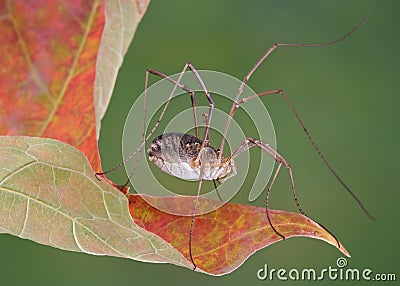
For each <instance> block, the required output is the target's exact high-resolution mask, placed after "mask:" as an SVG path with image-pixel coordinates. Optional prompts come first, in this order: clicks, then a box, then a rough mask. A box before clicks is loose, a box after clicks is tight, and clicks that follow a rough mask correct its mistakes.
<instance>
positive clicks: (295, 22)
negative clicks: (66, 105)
mask: <svg viewBox="0 0 400 286" xmlns="http://www.w3.org/2000/svg"><path fill="white" fill-rule="evenodd" d="M399 9H400V2H398V1H232V0H231V1H221V0H220V1H152V3H151V4H150V7H149V10H148V12H147V14H146V15H145V17H144V19H143V21H142V23H141V25H140V26H139V29H138V31H137V33H136V36H135V38H134V41H133V45H132V46H131V47H130V49H129V52H128V54H127V56H126V58H125V61H124V65H123V67H122V69H121V71H120V74H119V77H118V81H117V85H116V88H115V91H114V95H113V98H112V101H111V103H110V106H109V108H108V111H107V114H106V116H105V118H104V120H103V126H102V130H101V140H100V150H101V154H102V161H103V165H104V166H105V167H106V168H107V167H111V166H113V165H115V164H117V163H118V162H119V161H120V160H121V152H120V149H121V134H122V129H123V124H124V120H125V116H126V115H127V113H128V111H129V108H130V106H131V104H132V103H133V101H134V100H135V98H136V96H137V95H139V94H140V93H141V92H142V89H143V83H144V75H145V73H144V71H145V69H146V68H148V67H151V68H154V69H156V70H159V71H162V72H164V73H166V74H172V73H176V72H178V71H179V70H181V68H182V67H183V65H184V64H185V62H186V61H189V60H190V61H191V62H192V63H194V64H195V65H196V67H197V68H199V69H209V70H216V71H221V72H225V73H228V74H230V75H232V76H235V77H238V78H242V77H243V76H244V75H245V73H246V72H247V71H248V70H249V68H250V66H251V65H253V64H254V63H255V61H256V60H257V59H258V57H259V56H260V55H261V54H262V53H263V52H264V51H265V50H266V48H267V47H269V46H270V45H271V44H273V43H274V42H278V41H283V42H323V41H327V40H332V39H335V38H337V37H338V36H341V35H342V34H344V33H345V32H347V31H348V30H350V29H351V28H352V27H353V26H355V25H356V24H357V23H359V22H360V21H361V20H362V19H364V18H365V17H366V16H368V15H370V16H371V17H372V18H371V21H370V22H369V23H368V24H367V25H366V26H364V27H363V28H362V29H361V30H359V31H357V32H356V33H355V34H354V35H352V36H351V37H350V38H348V39H347V40H345V41H344V42H341V43H340V44H337V45H335V46H330V47H324V48H282V49H280V50H278V51H276V52H275V53H274V54H273V56H271V58H269V60H268V61H267V62H265V63H264V64H263V65H262V66H261V67H260V69H259V70H258V71H257V73H256V74H254V77H253V78H252V79H251V81H250V82H249V84H250V86H251V87H252V88H253V89H255V90H256V91H259V92H260V91H264V90H268V89H274V88H281V89H284V90H285V91H286V92H287V94H288V95H289V96H290V97H291V99H292V101H293V103H294V104H295V106H296V108H297V110H298V112H299V113H300V114H301V116H302V118H303V120H304V121H305V122H306V125H307V126H308V128H309V129H310V131H311V132H312V134H313V136H314V137H315V138H316V141H317V142H318V143H319V145H320V147H321V149H322V150H323V151H324V153H325V154H326V156H327V158H328V159H329V160H330V162H331V163H332V165H333V166H334V167H335V168H336V169H337V171H338V173H339V174H340V175H341V176H342V178H343V179H344V180H345V181H346V182H347V183H348V184H349V185H350V186H351V187H352V189H353V190H354V191H355V193H356V194H357V195H358V196H359V197H360V199H362V201H363V202H364V203H365V204H366V205H367V207H368V208H369V210H370V211H371V212H372V213H373V215H374V216H376V218H377V219H376V221H375V222H373V221H370V220H369V219H368V218H367V217H366V216H365V215H364V214H363V212H362V211H361V209H360V208H359V207H358V206H357V205H356V203H355V202H354V201H353V200H352V199H351V197H350V196H349V195H348V194H347V193H346V192H345V191H344V190H343V188H342V187H341V186H340V185H339V184H338V183H337V181H336V180H335V179H334V178H333V177H332V176H331V174H330V173H329V172H328V171H327V169H326V168H325V167H324V166H323V164H322V163H321V161H320V159H319V158H318V156H317V155H316V154H315V152H314V151H313V149H312V147H311V144H310V143H309V142H308V141H307V139H306V137H305V136H304V134H303V132H302V130H301V128H300V127H299V125H298V123H297V122H296V121H295V119H294V117H293V115H292V114H291V113H290V111H289V109H288V108H287V106H286V104H285V103H284V101H283V100H282V99H281V98H279V97H275V98H269V99H263V101H264V103H265V104H266V105H267V107H268V110H269V112H270V114H271V117H272V119H273V121H274V124H275V129H276V133H277V140H278V150H279V151H280V152H281V153H282V154H284V156H285V157H286V158H287V159H288V160H289V161H290V162H291V164H292V166H293V168H294V172H295V180H296V184H297V189H298V193H299V197H300V200H301V203H302V206H303V208H304V209H305V210H306V212H307V213H308V214H309V215H310V217H312V218H314V219H316V220H318V221H319V222H321V223H323V224H324V225H325V226H326V227H328V228H329V229H330V230H331V231H332V232H333V233H335V235H336V236H337V237H338V238H339V239H340V240H341V242H342V243H343V244H344V245H345V247H346V248H347V249H348V250H349V251H350V253H351V254H352V258H350V259H348V267H350V268H358V269H363V268H370V269H372V270H373V271H374V273H396V275H397V276H398V277H397V278H398V280H399V279H400V277H399V276H400V271H399V270H398V266H399V265H400V259H399V254H400V251H399V246H398V243H397V241H398V234H399V230H398V221H397V218H398V212H397V211H396V209H398V206H399V193H398V191H399V185H400V184H399V179H398V177H399V172H398V171H399V167H398V164H399V163H398V160H399V151H398V147H399V143H400V136H399V134H400V133H399V131H400V130H399V116H398V109H399V106H400V94H399V90H400V89H399V85H398V84H399V67H400V56H399V52H398V49H399V46H400V33H399V27H400V18H399V17H398V11H399ZM188 105H190V102H189V101H188ZM180 108H182V107H180ZM185 108H186V107H185ZM177 110H178V109H177ZM172 111H173V110H172ZM110 177H111V178H112V179H115V180H123V174H113V175H111V176H110ZM288 183H289V182H288V179H287V174H285V173H284V172H282V174H281V175H280V176H279V179H278V181H277V184H276V187H275V191H274V192H273V194H272V199H271V200H272V201H271V207H272V208H275V209H286V210H295V206H294V203H293V200H292V197H291V194H290V189H289V185H288ZM247 195H248V191H247V190H246V188H245V187H244V188H243V189H242V190H241V192H240V194H239V195H238V196H237V197H236V198H235V201H236V202H241V203H249V202H247V199H246V198H247ZM254 205H258V206H264V198H263V197H261V198H260V199H259V200H257V201H256V202H254ZM0 251H1V252H0V253H1V259H0V269H1V277H0V281H1V284H2V285H55V284H57V285H123V284H127V285H142V284H143V285H177V284H179V285H213V284H214V285H216V284H218V285H232V284H233V283H237V284H239V283H246V282H247V283H250V284H252V285H262V284H264V285H266V284H269V285H273V284H275V283H279V281H277V280H276V279H274V280H273V281H270V280H266V281H259V280H258V279H257V277H256V272H257V270H258V269H259V268H260V267H263V265H264V263H267V264H268V265H269V267H272V268H276V269H277V268H286V269H291V268H297V269H299V270H301V269H303V268H315V269H316V270H319V269H322V268H326V267H328V266H333V267H335V266H336V259H337V258H338V257H340V256H342V255H341V253H340V252H338V251H337V250H336V249H335V248H334V247H332V246H329V245H327V244H325V243H323V242H321V241H317V240H313V239H306V238H296V239H290V240H287V241H285V242H280V243H277V244H274V245H273V246H271V247H268V248H266V249H263V250H261V251H258V252H257V253H256V254H255V255H253V256H251V257H250V258H249V259H248V260H247V261H246V262H245V263H244V265H242V266H241V267H240V268H239V269H237V270H236V271H234V272H233V273H231V274H228V275H225V276H222V277H211V276H208V275H205V274H200V273H193V272H192V271H190V270H189V269H184V268H179V267H177V266H174V265H160V264H150V263H141V262H137V261H131V260H124V259H119V258H113V257H96V256H91V255H86V254H81V253H69V252H63V251H61V250H58V249H53V248H50V247H46V246H42V245H38V244H36V243H33V242H30V241H26V240H21V239H18V238H16V237H11V236H9V235H2V236H0ZM290 283H291V285H309V284H312V283H311V282H301V281H296V282H290ZM317 283H318V282H316V283H315V284H317ZM352 283H354V284H357V285H361V284H365V282H358V283H357V282H351V283H349V285H350V284H352ZM320 284H321V283H319V285H320ZM323 284H324V285H340V284H341V282H340V281H329V280H327V279H326V280H325V281H324V282H323ZM371 284H375V283H371ZM376 284H378V285H383V284H385V283H382V282H379V283H376ZM386 284H387V285H395V284H396V282H386Z"/></svg>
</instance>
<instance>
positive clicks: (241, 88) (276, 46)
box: [219, 17, 375, 220]
mask: <svg viewBox="0 0 400 286" xmlns="http://www.w3.org/2000/svg"><path fill="white" fill-rule="evenodd" d="M368 21H369V17H368V18H366V19H365V20H364V21H362V22H361V23H360V24H358V25H357V26H355V27H354V28H353V29H352V30H351V31H350V32H348V33H347V34H345V35H343V36H342V37H340V38H338V39H336V40H333V41H330V42H325V43H308V44H307V43H305V44H296V43H276V44H273V45H272V46H271V47H270V48H269V49H268V50H267V51H266V52H265V53H264V54H263V55H262V56H261V58H259V60H258V61H257V62H256V63H255V65H254V66H253V67H252V68H251V69H250V71H249V72H248V73H247V75H246V76H245V77H244V79H243V81H242V83H241V85H240V87H239V89H238V91H237V94H236V97H235V100H234V102H233V104H232V107H231V110H230V113H229V116H228V119H227V122H226V125H225V130H224V133H223V136H222V140H221V145H220V147H219V150H220V155H219V156H220V158H219V159H221V158H222V154H223V150H224V144H225V138H226V135H227V133H228V129H229V125H230V124H231V121H232V118H233V115H234V114H235V112H236V110H237V109H238V108H239V106H240V104H242V103H244V102H246V101H248V100H250V99H252V98H255V97H260V96H262V95H268V94H280V95H282V96H283V97H284V99H285V100H286V102H287V104H288V105H289V107H290V109H291V110H292V112H293V113H294V115H295V117H296V119H297V121H298V122H299V123H300V125H301V127H302V128H303V130H304V132H305V133H306V135H307V138H308V139H309V140H310V142H311V144H312V145H313V147H314V149H315V151H316V152H317V153H318V155H319V157H320V158H321V159H322V161H323V162H324V164H325V165H326V166H327V167H328V169H329V171H330V172H331V173H332V174H333V176H334V177H335V178H336V179H337V180H338V181H339V183H340V184H341V185H342V186H343V187H344V188H345V190H346V191H347V192H348V193H349V194H350V195H351V196H352V197H353V198H354V200H355V201H356V202H357V203H358V205H359V206H360V207H361V208H362V209H363V211H364V213H365V214H366V215H367V216H368V217H369V218H370V219H372V220H375V218H374V217H373V216H372V215H371V214H370V213H369V212H368V210H367V208H366V207H365V206H364V205H363V203H362V202H361V201H360V199H358V197H357V196H356V195H355V194H354V193H353V192H352V191H351V190H350V188H349V187H348V186H347V185H346V184H345V183H344V181H343V180H342V179H341V178H340V177H339V176H338V175H337V173H336V172H335V170H334V169H333V168H332V166H331V165H330V164H329V162H328V161H327V160H326V158H325V156H324V155H323V154H322V153H321V150H320V149H319V147H318V146H317V144H316V143H315V140H314V139H313V138H312V136H311V134H310V132H308V130H307V128H306V127H305V125H304V123H303V121H302V120H301V118H300V116H299V115H298V113H297V111H296V110H295V108H294V106H293V104H292V103H291V102H290V100H289V98H288V97H287V95H286V94H285V93H284V92H283V91H282V90H272V91H266V92H264V93H259V94H256V95H253V96H250V97H247V98H244V99H242V100H240V101H239V98H240V95H241V94H242V92H243V89H244V86H245V85H246V83H247V82H248V81H249V79H250V77H251V76H252V74H253V73H254V72H255V71H256V70H257V68H258V67H259V66H260V65H261V64H262V63H263V62H264V60H265V59H266V58H267V57H268V56H269V55H270V54H271V53H272V52H273V51H274V50H276V49H277V48H278V47H283V46H287V47H322V46H329V45H334V44H336V43H338V42H340V41H342V40H344V39H346V38H347V37H349V36H350V35H351V34H353V33H354V32H355V31H357V30H358V29H359V28H360V27H361V26H363V25H364V24H366V23H367V22H368Z"/></svg>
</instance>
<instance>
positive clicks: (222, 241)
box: [129, 194, 349, 275]
mask: <svg viewBox="0 0 400 286" xmlns="http://www.w3.org/2000/svg"><path fill="white" fill-rule="evenodd" d="M148 199H149V198H146V200H148ZM150 199H151V200H156V201H157V204H160V203H161V204H163V203H167V204H171V203H173V202H175V204H176V205H177V206H187V205H188V206H190V205H192V201H193V197H164V198H150ZM208 203H209V202H208ZM129 211H130V213H131V216H132V218H133V219H134V221H135V223H136V224H138V225H139V226H141V227H143V228H145V229H146V230H148V231H150V232H153V233H155V234H157V235H158V236H160V237H161V238H163V239H164V240H166V241H167V242H169V243H170V244H172V246H174V247H175V248H176V249H177V250H178V251H180V252H181V253H182V254H183V255H184V256H185V257H186V259H187V260H188V261H189V262H190V257H189V248H188V246H189V241H188V240H189V229H190V224H191V219H192V218H191V217H190V216H176V215H171V214H167V213H164V212H162V211H160V210H158V209H156V208H154V207H152V206H150V205H149V204H148V203H147V202H146V201H144V200H143V199H142V198H141V197H140V196H139V195H132V194H131V195H129ZM270 215H271V220H272V223H273V224H274V226H275V227H276V228H277V230H278V231H279V232H280V233H281V234H282V235H284V236H285V237H286V238H290V237H296V236H303V237H311V238H316V239H321V240H324V241H326V242H328V243H329V244H332V245H334V246H335V247H338V249H339V250H340V251H341V252H342V253H343V254H345V255H347V256H349V253H348V252H347V250H346V249H345V248H344V247H343V246H342V245H341V244H340V245H339V246H338V245H337V243H338V242H337V241H336V239H335V238H334V237H333V236H332V235H331V234H330V233H329V232H328V231H326V230H325V229H324V228H322V227H321V226H320V225H319V224H318V223H316V222H314V221H312V220H311V219H310V218H308V217H306V216H303V215H301V214H297V213H292V212H287V211H280V210H270ZM281 240H282V238H281V237H280V236H278V235H277V234H276V233H275V232H274V231H273V230H272V228H271V226H270V225H269V223H268V220H267V217H266V214H265V208H258V207H252V206H248V205H240V204H225V205H224V206H222V207H220V208H218V209H216V210H215V211H213V212H211V213H208V214H204V215H201V216H196V220H195V226H194V229H193V240H192V254H193V259H194V261H195V263H196V265H197V267H198V268H199V269H201V270H203V271H205V272H207V273H209V274H214V275H222V274H226V273H229V272H231V271H233V270H235V269H236V268H238V267H239V266H240V265H241V264H243V263H244V261H245V260H246V259H247V258H248V257H249V256H250V255H251V254H253V253H254V252H256V251H257V250H259V249H261V248H264V247H266V246H268V245H270V244H272V243H275V242H278V241H281Z"/></svg>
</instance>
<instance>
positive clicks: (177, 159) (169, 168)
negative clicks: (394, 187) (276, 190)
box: [96, 18, 374, 270]
mask: <svg viewBox="0 0 400 286" xmlns="http://www.w3.org/2000/svg"><path fill="white" fill-rule="evenodd" d="M368 20H369V18H367V19H365V20H364V21H362V22H361V23H360V24H358V25H357V26H355V27H354V28H353V29H352V30H351V31H349V32H348V33H347V34H345V35H343V36H341V37H340V38H338V39H335V40H333V41H329V42H324V43H276V44H273V45H272V46H271V47H270V48H268V49H267V50H266V52H265V53H264V54H263V55H262V56H261V57H260V58H259V59H258V61H257V62H256V63H255V64H254V65H253V66H252V68H251V69H250V71H249V72H248V73H247V74H246V76H245V77H244V79H243V80H242V81H241V85H240V87H239V88H238V90H237V92H236V95H235V97H234V100H233V103H232V107H231V109H230V112H229V115H228V118H227V120H226V124H225V128H224V131H223V134H222V139H221V143H220V145H219V147H218V148H215V147H213V146H211V144H210V128H211V122H212V118H213V111H214V107H215V103H214V100H213V95H212V94H211V92H209V90H208V89H207V86H206V83H205V82H204V81H203V79H202V77H201V76H200V73H199V72H198V71H197V69H196V68H195V67H194V65H193V64H191V63H190V62H188V63H186V64H185V66H184V68H183V69H182V71H181V73H180V75H179V77H178V78H177V79H174V78H172V77H170V76H168V75H165V74H163V73H161V72H158V71H156V70H153V69H147V70H146V77H145V90H144V98H145V101H144V102H145V103H146V96H147V94H146V92H147V89H148V81H149V76H150V75H154V76H157V77H160V78H162V79H165V80H167V81H169V82H170V83H171V84H172V85H173V89H172V92H171V93H170V95H169V97H168V99H167V101H166V102H165V104H164V106H163V108H162V110H161V114H160V116H159V118H158V120H157V122H156V123H155V124H154V126H153V128H152V129H151V130H150V132H149V133H148V134H147V135H146V132H145V127H144V120H143V133H142V141H141V144H140V146H139V147H138V148H137V149H136V150H135V151H134V152H133V153H132V154H131V155H130V156H128V157H127V158H125V160H124V161H123V162H122V163H120V164H119V165H117V166H115V167H114V168H112V169H110V170H107V171H104V172H99V173H96V176H99V175H105V174H108V173H110V172H112V171H115V170H117V169H119V168H120V167H122V166H124V164H125V163H126V162H127V161H129V160H131V159H132V158H134V157H135V156H136V161H135V167H134V168H133V170H132V171H131V173H130V175H129V176H128V180H127V181H126V182H125V184H123V185H121V186H120V189H123V188H125V187H126V186H127V185H128V184H129V181H130V178H131V176H132V174H133V172H134V171H135V168H136V165H137V164H138V162H139V158H140V151H141V150H142V148H143V147H144V145H145V144H146V142H148V141H149V140H150V139H151V137H152V136H153V134H154V132H155V131H156V129H157V127H158V126H159V124H160V122H161V121H162V119H163V116H164V114H165V112H166V110H167V108H168V106H169V104H170V102H171V100H172V98H173V96H174V94H175V91H176V90H177V89H180V90H182V91H183V92H185V93H188V94H189V95H190V99H191V105H192V110H193V120H194V131H195V136H194V135H190V134H186V133H180V132H178V130H177V132H169V133H164V134H161V135H159V136H157V137H156V138H154V139H153V140H152V141H151V143H150V146H149V148H148V150H147V153H148V156H149V157H148V158H149V160H150V161H152V162H153V163H154V164H155V165H156V166H157V167H159V168H160V169H161V170H162V171H163V172H165V173H168V174H170V175H172V176H174V177H178V178H180V179H183V180H195V181H198V187H197V195H196V200H195V203H194V207H193V212H192V215H191V217H192V219H191V225H190V229H189V243H188V248H189V256H190V260H191V262H192V264H193V270H195V269H196V267H197V266H196V263H195V260H194V258H193V256H194V255H193V251H192V238H193V229H194V225H195V218H196V216H197V208H198V202H199V196H200V193H201V188H202V183H203V181H204V180H209V181H213V182H214V184H215V188H217V186H216V182H219V183H223V182H224V181H225V180H227V179H229V178H231V177H233V176H235V175H236V174H237V172H238V170H236V166H235V158H236V157H238V156H239V155H240V154H242V153H243V152H245V151H247V150H249V149H251V148H253V147H258V148H259V149H261V150H262V151H263V152H265V153H266V154H268V155H269V156H271V157H272V158H273V159H274V160H275V162H276V164H277V167H276V168H275V170H274V172H273V175H272V179H271V180H270V181H269V183H268V186H267V191H266V201H265V211H266V217H267V220H268V223H269V225H270V226H271V228H272V230H273V231H274V232H275V233H276V234H277V235H278V236H280V237H281V238H282V240H284V239H285V236H284V235H282V234H281V233H280V232H279V229H277V228H276V227H275V226H274V224H273V223H272V221H271V218H270V214H269V195H270V192H271V189H272V186H273V185H274V182H275V180H276V178H277V176H278V174H279V172H280V170H281V169H282V167H284V168H285V169H287V170H288V174H289V178H290V185H291V190H292V193H293V197H294V201H295V203H296V206H297V208H298V210H299V212H300V213H301V214H303V215H305V216H306V214H305V212H304V211H303V209H302V208H301V206H300V203H299V200H298V198H297V195H296V188H295V181H294V175H293V171H292V168H291V165H290V163H289V161H288V160H287V159H285V157H284V156H283V155H281V154H280V153H279V152H278V151H277V150H276V149H274V148H273V147H272V146H271V144H269V143H268V142H265V141H262V140H259V139H256V138H250V137H246V138H243V141H242V142H241V143H240V144H239V145H238V146H237V147H236V148H235V149H233V152H232V153H231V154H230V155H229V156H224V147H225V142H226V136H227V134H228V132H229V127H230V125H231V122H232V119H233V117H234V115H235V113H236V112H237V110H238V109H239V108H240V107H241V106H242V105H244V104H246V102H248V101H250V100H253V99H255V98H260V97H264V96H269V95H278V96H281V97H282V98H283V99H284V101H285V102H286V104H287V105H288V107H289V108H290V110H291V111H292V113H293V115H294V116H295V118H296V120H297V121H298V123H299V124H300V126H301V128H302V129H303V131H304V132H305V134H306V136H307V138H308V140H309V141H310V142H311V144H312V146H313V147H314V149H315V151H316V152H317V154H318V155H319V157H320V158H321V159H322V161H323V163H324V164H325V166H326V167H327V168H328V170H329V171H330V172H331V174H332V175H333V176H334V177H335V178H336V179H337V181H338V182H339V183H340V184H341V185H342V187H343V188H344V189H345V190H346V191H347V192H348V193H349V194H350V195H351V196H352V197H353V198H354V200H355V201H356V202H357V204H358V205H359V206H360V207H361V208H362V210H363V211H364V212H365V214H366V215H367V216H368V217H369V218H371V219H374V218H373V217H372V215H371V214H370V213H369V212H368V210H367V209H366V207H365V206H364V205H363V203H362V202H361V201H360V199H358V197H357V196H356V195H355V193H353V191H352V190H351V189H350V188H349V187H348V186H347V184H346V183H345V182H344V181H343V180H342V179H341V178H340V177H339V175H338V174H337V173H336V171H335V170H334V169H333V167H332V166H331V164H330V163H329V162H328V160H327V159H326V157H325V156H324V155H323V153H322V152H321V150H320V148H319V147H318V145H317V144H316V142H315V140H314V138H313V137H312V136H311V134H310V132H309V131H308V129H307V128H306V126H305V124H304V122H303V120H302V119H301V118H300V116H299V114H298V112H297V111H296V109H295V107H294V106H293V104H292V102H291V101H290V99H289V97H288V95H287V94H286V93H285V92H284V91H283V90H282V89H273V90H268V91H264V92H259V93H256V94H254V95H251V96H246V97H243V98H241V95H242V93H243V89H244V87H245V85H246V84H247V82H248V81H249V80H250V78H251V76H252V75H253V74H254V72H255V71H256V70H257V69H258V67H259V66H260V65H261V64H262V63H263V62H264V61H265V60H266V59H267V58H268V57H269V55H270V54H271V53H272V52H273V51H275V50H276V49H277V48H278V47H322V46H329V45H334V44H336V43H338V42H341V41H343V40H344V39H346V38H348V37H349V36H350V35H351V34H353V33H354V32H355V31H356V30H358V29H359V28H360V27H361V26H363V25H364V24H366V23H367V22H368ZM187 71H189V72H191V73H192V74H193V76H194V77H195V79H196V81H197V82H198V84H199V85H200V87H201V93H202V94H203V95H204V96H205V98H206V99H207V101H208V103H209V108H208V112H207V113H203V122H204V126H205V128H204V134H202V135H200V134H199V128H198V126H199V125H198V118H197V113H196V110H197V105H196V93H195V91H194V90H192V89H191V88H190V87H189V86H186V85H184V84H182V83H181V80H182V77H183V75H184V73H185V72H187ZM145 114H146V109H145V111H144V116H145ZM200 136H201V137H200ZM200 138H201V139H200ZM321 227H323V226H322V225H321ZM323 228H324V229H326V228H325V227H323ZM332 235H333V234H332ZM333 237H334V236H333ZM338 245H339V243H338Z"/></svg>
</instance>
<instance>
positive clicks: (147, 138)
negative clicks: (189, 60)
mask: <svg viewBox="0 0 400 286" xmlns="http://www.w3.org/2000/svg"><path fill="white" fill-rule="evenodd" d="M186 70H187V64H186V65H185V66H184V68H183V69H182V71H181V73H180V75H179V77H178V79H177V80H176V81H175V85H174V87H173V89H172V91H171V93H170V95H169V96H168V99H167V101H166V103H165V105H164V107H163V109H162V111H161V114H160V116H159V118H158V120H157V122H156V123H155V124H154V126H153V128H152V129H151V131H150V133H149V134H148V135H147V136H146V138H144V133H145V130H144V128H145V126H144V122H145V116H146V100H147V88H148V79H149V73H150V71H149V70H146V78H145V86H144V107H143V108H144V114H145V115H144V118H143V131H142V142H141V144H140V145H139V147H138V148H137V149H136V150H135V151H134V152H132V154H130V155H129V156H128V158H126V159H125V160H123V161H122V162H121V163H119V164H118V165H116V166H115V167H113V168H111V169H109V170H107V171H104V172H98V173H96V178H97V179H99V180H100V177H98V176H101V175H106V174H108V173H111V172H113V171H115V170H118V169H119V168H121V167H122V166H124V164H125V163H126V162H128V161H130V160H131V159H132V158H133V157H134V156H135V155H136V154H138V153H139V154H140V150H141V149H142V148H143V146H144V144H146V142H147V140H149V138H150V136H152V135H153V133H154V131H155V130H156V129H157V127H158V125H159V124H160V122H161V119H162V118H163V116H164V114H165V112H166V110H167V108H168V105H169V102H170V101H171V99H172V97H173V95H174V93H175V91H176V89H177V88H178V87H179V88H181V89H182V88H183V85H181V84H180V81H181V79H182V77H183V75H184V73H185V71H186ZM167 80H168V79H167ZM169 81H171V80H169ZM183 90H185V89H183ZM185 91H186V90H185ZM138 156H139V155H138ZM138 160H139V157H138V159H137V160H136V162H135V167H136V163H137V162H138ZM134 171H135V168H134V169H133V170H132V172H131V173H130V174H129V176H128V179H127V181H126V182H125V184H123V185H121V186H119V188H120V189H123V188H125V187H126V186H127V185H128V184H129V180H130V178H131V177H132V175H133V172H134Z"/></svg>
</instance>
